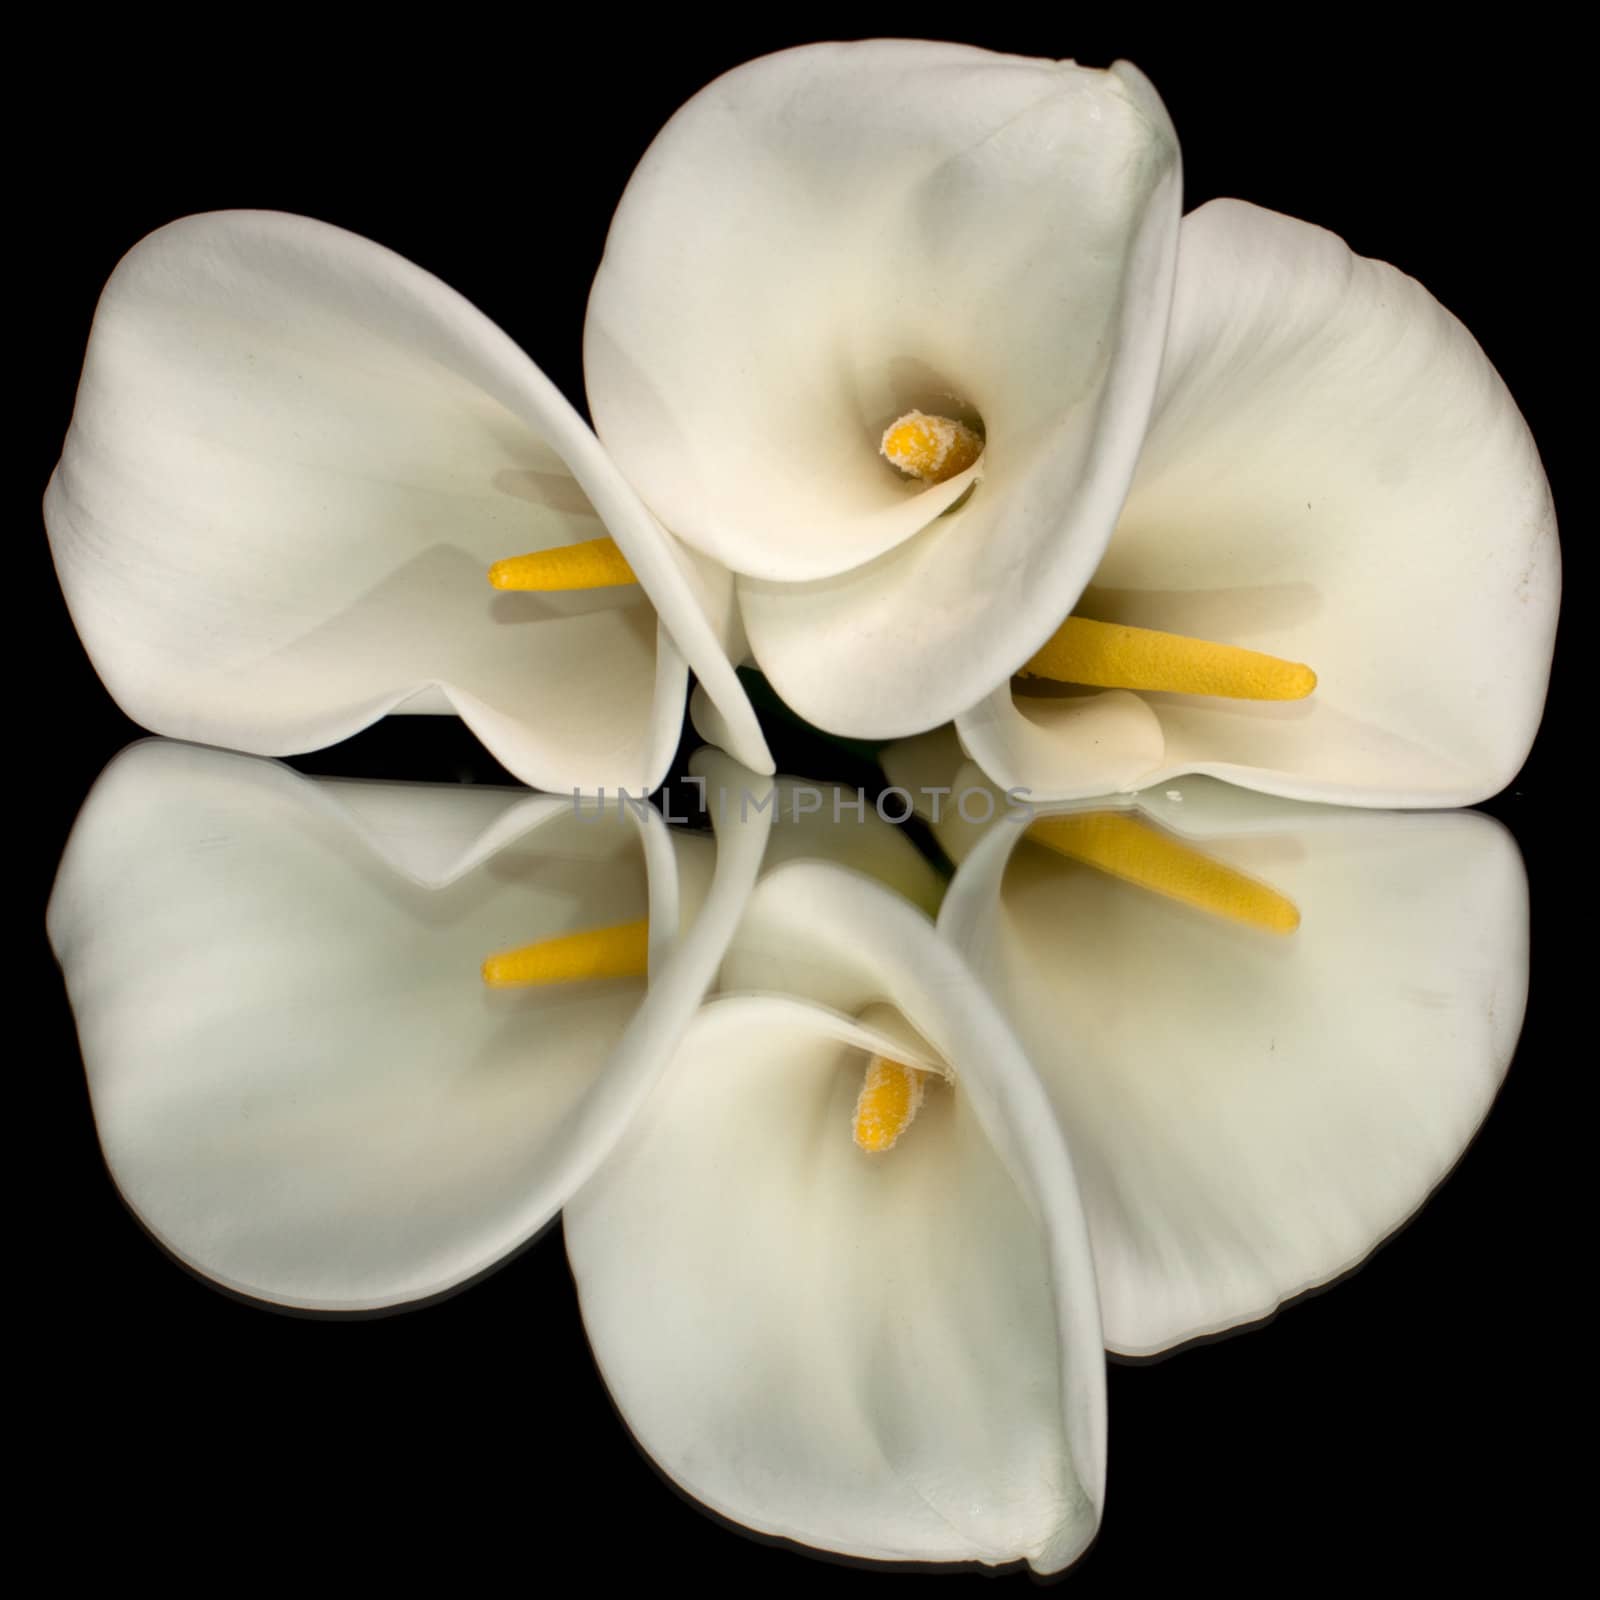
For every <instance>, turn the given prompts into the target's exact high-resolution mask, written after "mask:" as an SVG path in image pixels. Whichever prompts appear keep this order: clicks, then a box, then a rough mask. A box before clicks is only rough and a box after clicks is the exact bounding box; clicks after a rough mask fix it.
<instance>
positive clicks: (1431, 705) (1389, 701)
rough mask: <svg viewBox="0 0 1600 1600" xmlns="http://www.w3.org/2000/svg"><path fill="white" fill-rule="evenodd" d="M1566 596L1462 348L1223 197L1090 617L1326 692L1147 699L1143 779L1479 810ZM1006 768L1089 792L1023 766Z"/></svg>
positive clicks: (1429, 305) (1531, 699)
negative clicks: (1221, 647) (1169, 636)
mask: <svg viewBox="0 0 1600 1600" xmlns="http://www.w3.org/2000/svg"><path fill="white" fill-rule="evenodd" d="M1559 597H1560V557H1559V550H1558V547H1557V543H1556V527H1555V515H1554V511H1553V508H1552V505H1551V500H1550V490H1549V485H1548V483H1547V482H1546V480H1545V476H1544V471H1543V469H1542V467H1541V466H1540V463H1539V455H1538V451H1537V450H1536V449H1535V447H1534V443H1533V440H1532V438H1531V437H1530V435H1529V432H1528V428H1527V425H1526V423H1524V421H1523V419H1522V417H1521V415H1520V414H1519V412H1518V411H1517V408H1516V405H1515V403H1514V402H1513V400H1512V398H1511V396H1510V394H1509V393H1508V392H1507V390H1506V387H1505V385H1504V383H1503V382H1502V381H1501V380H1500V377H1499V376H1498V374H1497V373H1496V372H1495V370H1494V368H1493V367H1492V366H1490V364H1489V362H1488V359H1487V358H1486V357H1485V355H1484V353H1483V351H1482V350H1481V349H1480V348H1479V346H1478V344H1477V343H1476V341H1475V340H1474V339H1473V337H1472V335H1471V334H1470V333H1469V332H1468V331H1467V330H1466V329H1465V328H1464V327H1463V326H1462V325H1461V324H1460V323H1459V322H1458V321H1457V320H1456V319H1455V318H1454V317H1453V316H1451V315H1450V313H1449V312H1448V311H1446V310H1445V309H1444V308H1443V307H1442V306H1441V305H1439V303H1438V302H1437V301H1436V300H1435V299H1434V298H1433V297H1432V296H1431V295H1430V294H1429V293H1428V292H1427V290H1425V289H1424V288H1423V287H1422V286H1421V285H1420V284H1418V283H1417V282H1415V281H1414V280H1413V279H1411V278H1408V277H1406V276H1405V274H1403V273H1401V272H1398V271H1396V269H1395V268H1393V267H1391V266H1388V265H1386V264H1384V263H1383V262H1379V261H1368V260H1365V259H1363V258H1361V257H1359V256H1356V255H1354V254H1352V253H1351V251H1350V250H1349V249H1348V248H1347V247H1346V246H1345V244H1344V243H1343V242H1342V241H1341V240H1340V239H1338V238H1337V237H1335V236H1334V235H1333V234H1331V233H1327V232H1325V231H1324V230H1322V229H1321V228H1316V227H1313V226H1311V225H1310V224H1309V223H1304V222H1297V221H1294V220H1293V219H1291V218H1288V217H1282V216H1278V215H1276V214H1275V213H1273V212H1270V211H1263V210H1261V209H1259V208H1258V207H1255V206H1249V205H1245V204H1243V203H1242V202H1239V201H1233V200H1220V201H1213V202H1212V203H1211V204H1210V205H1207V206H1204V207H1202V208H1201V209H1200V210H1199V211H1197V212H1195V213H1194V214H1193V215H1192V216H1190V217H1187V218H1185V220H1184V224H1183V233H1182V243H1181V248H1180V254H1179V266H1178V286H1177V292H1176V298H1175V301H1174V308H1173V319H1172V332H1171V336H1170V339H1169V342H1168V347H1167V359H1166V365H1165V367H1164V369H1163V372H1162V384H1161V396H1160V399H1159V401H1158V404H1157V409H1156V415H1155V417H1154V419H1153V422H1152V426H1151V431H1150V436H1149V438H1148V440H1147V442H1146V446H1145V453H1144V456H1143V457H1142V459H1141V460H1140V463H1139V470H1138V474H1137V476H1136V478H1135V480H1134V487H1133V492H1132V494H1131V495H1130V496H1129V499H1128V503H1127V506H1126V508H1125V509H1124V512H1123V515H1122V519H1121V521H1120V522H1119V523H1118V526H1117V532H1116V535H1115V537H1114V538H1113V539H1112V542H1111V545H1110V548H1109V549H1108V550H1107V552H1106V558H1105V560H1104V562H1103V563H1102V564H1101V567H1100V569H1099V571H1098V572H1096V574H1095V577H1094V585H1093V587H1092V588H1091V589H1090V591H1089V592H1088V594H1086V595H1085V597H1084V601H1083V604H1082V606H1081V608H1080V609H1081V610H1082V612H1083V613H1084V614H1085V615H1088V616H1093V617H1098V618H1101V619H1102V620H1106V621H1113V622H1126V623H1131V624H1134V625H1136V626H1140V627H1152V628H1162V629H1166V630H1168V631H1170V632H1174V633H1183V634H1191V635H1196V636H1198V637H1201V638H1207V639H1214V640H1219V641H1222V642H1225V643H1228V644H1239V645H1244V646H1247V647H1249V648H1251V649H1256V650H1264V651H1267V652H1269V653H1270V654H1273V655H1279V656H1284V657H1287V658H1288V659H1290V660H1295V661H1304V662H1307V663H1308V664H1309V665H1310V666H1311V667H1312V668H1313V670H1314V671H1315V672H1316V673H1317V676H1318V683H1317V688H1316V691H1315V693H1314V694H1313V695H1312V696H1311V697H1310V698H1309V699H1308V700H1304V701H1298V702H1294V703H1291V704H1283V705H1264V704H1260V703H1251V702H1248V701H1238V700H1221V699H1213V698H1209V697H1204V698H1202V697H1196V696H1185V695H1152V696H1149V697H1148V698H1149V701H1150V704H1151V707H1152V709H1153V711H1154V713H1155V715H1156V717H1157V718H1158V719H1159V722H1160V726H1161V732H1162V735H1163V738H1164V744H1165V750H1164V753H1163V755H1162V757H1161V759H1160V760H1159V761H1158V762H1156V763H1155V764H1154V765H1153V766H1151V767H1150V768H1149V769H1148V770H1147V771H1146V772H1145V773H1144V774H1143V775H1142V776H1141V777H1140V778H1139V779H1138V780H1137V781H1138V782H1139V783H1159V782H1164V781H1166V779H1168V778H1169V777H1173V776H1176V775H1179V774H1182V773H1184V772H1203V773H1210V774H1213V775H1215V776H1217V777H1220V778H1226V779H1229V780H1230V781H1232V782H1234V783H1240V784H1246V785H1248V786H1250V787H1252V788H1258V789H1264V790H1267V791H1270V792H1272V793H1275V794H1282V795H1288V796H1292V797H1295V798H1299V799H1307V800H1319V799H1326V800H1340V801H1346V802H1351V803H1355V804H1360V805H1375V806H1388V805H1399V806H1449V805H1458V804H1466V803H1470V802H1472V801H1476V800H1481V799H1483V798H1484V797H1485V796H1487V795H1490V794H1493V793H1495V792H1496V791H1497V790H1499V789H1501V788H1503V787H1504V786H1505V785H1506V784H1507V783H1509V782H1510V781H1511V779H1512V778H1513V777H1514V776H1515V775H1516V772H1517V770H1518V768H1519V767H1520V765H1521V763H1522V761H1523V758H1524V757H1525V756H1526V754H1527V751H1528V747H1529V745H1530V743H1531V742H1532V739H1533V735H1534V732H1535V730H1536V729H1537V727H1538V723H1539V717H1540V713H1541V711H1542V708H1543V704H1544V693H1545V685H1546V681H1547V679H1548V676H1549V670H1550V654H1551V647H1552V640H1553V637H1554V629H1555V619H1556V609H1557V603H1558V600H1559ZM1062 738H1063V742H1067V741H1068V740H1070V739H1071V730H1067V731H1066V732H1064V733H1063V735H1062ZM1080 742H1081V741H1080ZM973 753H974V755H978V754H979V752H978V750H977V748H976V747H974V748H973ZM1087 758H1088V753H1087V752H1084V759H1087ZM980 759H982V757H980ZM991 770H995V771H996V775H997V776H999V772H998V770H996V769H994V768H991ZM1005 770H1006V772H1007V774H1008V775H1010V774H1013V773H1016V774H1022V775H1020V776H1018V777H1017V778H1016V781H1019V782H1033V784H1034V787H1035V788H1036V789H1037V790H1038V791H1039V792H1040V793H1041V794H1046V793H1053V794H1059V795H1061V796H1063V797H1066V796H1067V795H1069V794H1074V793H1082V792H1083V791H1082V790H1078V789H1073V788H1071V787H1070V786H1068V785H1065V784H1061V783H1059V782H1057V781H1056V778H1055V776H1054V774H1053V773H1052V772H1051V771H1050V768H1049V766H1048V764H1046V763H1044V762H1041V761H1040V760H1039V759H1038V758H1037V757H1034V756H1030V755H1027V754H1026V753H1023V752H1018V759H1017V760H1016V761H1015V762H1014V763H1012V764H1011V765H1009V766H1007V767H1006V769H1005ZM1119 786H1121V787H1127V785H1123V784H1119Z"/></svg>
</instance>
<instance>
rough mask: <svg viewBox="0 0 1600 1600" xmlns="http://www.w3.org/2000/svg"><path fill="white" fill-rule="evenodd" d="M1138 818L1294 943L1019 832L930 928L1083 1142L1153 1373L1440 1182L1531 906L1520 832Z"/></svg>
mask: <svg viewBox="0 0 1600 1600" xmlns="http://www.w3.org/2000/svg"><path fill="white" fill-rule="evenodd" d="M1174 796H1176V798H1174ZM1113 803H1114V804H1116V803H1117V802H1113ZM1120 805H1121V806H1123V807H1126V808H1130V809H1133V810H1135V811H1137V812H1141V813H1144V814H1146V815H1149V816H1152V817H1156V818H1158V819H1159V820H1160V822H1161V823H1162V825H1163V826H1166V827H1169V828H1173V829H1174V830H1178V831H1182V832H1183V833H1185V834H1186V835H1187V838H1188V840H1189V842H1191V843H1192V844H1194V845H1195V846H1196V847H1197V848H1200V849H1202V850H1203V851H1204V852H1205V853H1206V854H1208V855H1210V856H1212V857H1214V858H1215V859H1217V860H1219V861H1221V862H1224V863H1226V864H1227V865H1229V866H1232V867H1235V868H1237V869H1239V870H1240V871H1243V872H1246V873H1248V874H1249V875H1251V876H1252V877H1254V878H1256V879H1258V880H1260V881H1262V882H1265V883H1267V884H1270V885H1271V886H1272V887H1273V888H1274V889H1276V890H1278V891H1279V892H1280V893H1282V894H1285V895H1287V896H1288V897H1289V898H1290V899H1292V900H1293V901H1294V903H1295V904H1296V905H1297V906H1298V908H1299V910H1300V913H1301V917H1302V921H1301V925H1300V928H1299V929H1298V931H1297V932H1295V933H1293V934H1291V935H1287V936H1274V935H1272V934H1268V933H1264V932H1258V931H1256V930H1254V929H1251V928H1247V927H1242V926H1239V925H1237V924H1233V923H1228V922H1224V921H1222V920H1221V919H1219V918H1216V917H1213V916H1209V915H1207V914H1205V913H1203V912H1199V911H1195V910H1192V909H1190V908H1188V907H1185V906H1182V905H1179V904H1177V903H1175V902H1173V901H1170V900H1166V899H1163V898H1160V897H1158V896H1157V895H1154V894H1152V893H1149V892H1146V891H1143V890H1139V889H1135V888H1132V887H1130V886H1128V885H1126V884H1123V883H1120V882H1118V881H1117V880H1115V879H1113V878H1111V877H1109V876H1107V875H1106V874H1104V873H1101V872H1098V871H1095V870H1094V869H1092V868H1089V867H1086V866H1082V865H1079V864H1075V863H1071V862H1067V861H1064V860H1062V859H1060V858H1059V857H1057V856H1055V855H1053V854H1051V853H1050V852H1048V851H1046V850H1044V849H1043V848H1041V847H1039V846H1037V845H1034V844H1031V843H1028V842H1022V843H1018V842H1017V836H1016V835H1013V834H1009V832H1008V830H1006V829H1004V828H997V829H996V830H995V831H994V833H993V835H992V836H991V837H989V838H986V839H985V840H983V841H982V842H981V843H980V844H979V846H978V847H977V849H976V850H974V852H973V854H972V855H971V856H970V857H969V859H968V860H967V861H966V862H965V863H964V865H963V867H962V869H961V871H960V872H959V873H958V874H957V876H956V880H955V882H954V884H952V886H951V888H950V891H949V894H948V896H947V898H946V902H945V906H944V908H943V912H942V914H941V920H940V927H941V930H942V931H943V932H944V933H945V934H946V935H947V936H948V937H950V938H951V939H952V940H953V941H954V942H955V944H956V945H957V948H958V949H960V950H962V951H963V952H964V953H966V954H967V955H968V957H969V959H971V960H972V961H973V963H974V965H975V966H976V967H977V968H978V969H979V970H980V971H981V972H982V973H983V975H984V977H985V978H986V979H987V981H988V983H989V985H990V987H991V991H992V992H993V994H994V995H995V998H996V999H997V1000H998V1001H999V1003H1000V1004H1001V1005H1002V1006H1003V1007H1005V1008H1006V1010H1007V1012H1008V1014H1009V1015H1010V1016H1011V1017H1012V1019H1013V1021H1014V1023H1015V1025H1016V1027H1017V1030H1018V1033H1019V1035H1020V1037H1021V1038H1022V1040H1023V1043H1024V1045H1025V1046H1026V1048H1027V1049H1028V1051H1029V1054H1030V1057H1031V1059H1032V1060H1033V1061H1034V1062H1035V1064H1036V1065H1037V1067H1038V1068H1039V1070H1040V1072H1041V1074H1042V1075H1043V1078H1044V1082H1045V1085H1046V1087H1047V1089H1048V1091H1049V1094H1050V1097H1051V1099H1052V1101H1053V1102H1054V1105H1055V1109H1056V1114H1057V1115H1058V1117H1059V1118H1060V1121H1061V1124H1062V1127H1063V1129H1064V1130H1065V1133H1066V1137H1067V1138H1068V1140H1069V1141H1070V1143H1071V1147H1072V1151H1073V1156H1074V1159H1075V1161H1076V1162H1077V1168H1078V1177H1079V1184H1080V1187H1081V1188H1082V1191H1083V1195H1084V1205H1085V1209H1086V1211H1087V1214H1088V1217H1089V1226H1090V1233H1091V1236H1092V1238H1093V1241H1094V1253H1095V1263H1096V1268H1097V1271H1098V1273H1099V1279H1100V1289H1101V1296H1102V1302H1103V1314H1104V1318H1105V1327H1106V1339H1107V1343H1108V1344H1109V1345H1110V1346H1111V1348H1112V1349H1114V1350H1118V1351H1122V1352H1125V1353H1128V1354H1148V1353H1152V1352H1155V1351H1159V1350H1162V1349H1166V1348H1169V1347H1170V1346H1172V1345H1175V1344H1179V1343H1182V1342H1183V1341H1184V1340H1187V1339H1191V1338H1194V1337H1196V1336H1199V1335H1202V1334H1209V1333H1215V1332H1218V1331H1220V1330H1223V1329H1226V1328H1230V1327H1236V1326H1239V1325H1242V1324H1245V1323H1248V1322H1251V1321H1254V1320H1256V1319H1257V1318H1259V1317H1262V1316H1265V1315H1266V1314H1268V1313H1269V1312H1271V1311H1272V1310H1273V1309H1274V1308H1275V1307H1276V1306H1278V1305H1279V1304H1281V1303H1282V1302H1283V1301H1284V1300H1286V1299H1289V1298H1290V1297H1291V1296H1293V1295H1295V1294H1298V1293H1300V1292H1302V1291H1303V1290H1306V1289H1309V1288H1312V1287H1314V1286H1316V1285H1318V1284H1323V1283H1327V1282H1329V1281H1330V1280H1332V1279H1333V1278H1336V1277H1337V1276H1338V1275H1339V1274H1340V1273H1342V1272H1344V1271H1345V1270H1347V1269H1348V1268H1350V1267H1351V1266H1353V1265H1355V1264H1356V1263H1357V1262H1359V1261H1361V1260H1362V1259H1363V1258H1364V1257H1365V1256H1366V1255H1367V1254H1368V1253H1369V1252H1370V1251H1371V1250H1372V1249H1373V1247H1374V1246H1375V1245H1377V1244H1378V1243H1379V1241H1381V1240H1382V1239H1383V1238H1385V1237H1386V1236H1387V1235H1388V1234H1390V1233H1391V1232H1393V1231H1394V1229H1396V1228H1397V1227H1399V1226H1400V1225H1401V1224H1402V1223H1403V1222H1405V1221H1406V1219H1407V1218H1408V1217H1410V1216H1411V1214H1412V1213H1413V1212H1414V1211H1416V1210H1417V1208H1418V1207H1419V1206H1421V1205H1422V1203H1423V1202H1424V1201H1425V1200H1426V1198H1427V1197H1428V1195H1429V1193H1430V1192H1431V1191H1432V1190H1433V1188H1434V1187H1435V1186H1436V1185H1437V1184H1438V1183H1439V1182H1440V1181H1441V1179H1443V1178H1444V1176H1445V1175H1446V1174H1447V1173H1448V1172H1449V1170H1450V1169H1451V1167H1452V1166H1453V1165H1454V1163H1455V1162H1456V1160H1457V1159H1458V1158H1459V1157H1460V1155H1461V1153H1462V1151H1463V1150H1464V1149H1465V1148H1466V1146H1467V1143H1468V1141H1469V1140H1470V1139H1471V1137H1472V1135H1473V1133H1474V1131H1475V1130H1476V1129H1477V1127H1478V1125H1479V1123H1480V1122H1481V1121H1482V1119H1483V1117H1484V1115H1485V1113H1486V1112H1487V1111H1488V1108H1489V1105H1490V1103H1491V1101H1492V1100H1493V1098H1494V1095H1495V1093H1496V1091H1497V1089H1498V1088H1499V1085H1500V1082H1501V1080H1502V1078H1503V1076H1504V1074H1505V1071H1506V1067H1507V1064H1508V1062H1509V1061H1510V1058H1511V1053H1512V1050H1513V1048H1514V1046H1515V1042H1516V1037H1517V1032H1518V1029H1519V1027H1520V1025H1521V1019H1522V1012H1523V1006H1524V1002H1525V999H1526V992H1527V959H1528V951H1527V888H1526V880H1525V876H1524V873H1523V869H1522V864H1521V860H1520V857H1519V856H1518V853H1517V850H1516V847H1515V845H1514V844H1513V843H1512V841H1511V840H1510V838H1509V836H1508V835H1507V834H1506V833H1505V832H1504V830H1503V829H1502V828H1501V827H1500V826H1499V825H1498V824H1497V823H1495V822H1493V821H1491V820H1490V819H1488V818H1486V817H1483V816H1480V815H1477V814H1474V813H1458V814H1454V815H1450V814H1438V815H1416V814H1406V813H1399V814H1397V813H1392V812H1391V813H1383V812H1361V811H1353V810H1345V809H1340V808H1334V807H1324V806H1304V805H1297V804H1296V803H1294V802H1292V801H1283V800H1271V799H1266V798H1264V797H1261V796H1256V795H1249V794H1245V793H1243V792H1241V791H1237V790H1229V789H1228V788H1227V787H1226V786H1225V785H1222V784H1218V783H1215V782H1213V781H1212V780H1208V779H1204V778H1199V779H1189V780H1185V782H1184V783H1183V784H1182V786H1181V788H1179V789H1176V790H1174V791H1173V795H1166V794H1162V793H1159V792H1158V793H1157V794H1154V795H1151V796H1149V797H1146V796H1143V795H1141V796H1139V797H1137V798H1136V799H1133V800H1123V801H1121V802H1120ZM1074 809H1079V810H1086V809H1093V804H1092V803H1085V804H1084V805H1082V806H1080V807H1077V808H1074ZM1013 851H1014V854H1013Z"/></svg>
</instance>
